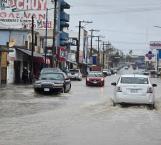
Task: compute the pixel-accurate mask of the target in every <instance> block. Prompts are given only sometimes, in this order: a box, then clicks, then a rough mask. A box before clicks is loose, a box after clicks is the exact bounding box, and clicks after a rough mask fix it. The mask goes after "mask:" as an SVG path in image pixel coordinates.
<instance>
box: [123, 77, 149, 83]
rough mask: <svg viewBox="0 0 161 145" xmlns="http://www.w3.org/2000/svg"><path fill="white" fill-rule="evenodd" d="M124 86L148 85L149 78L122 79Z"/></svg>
mask: <svg viewBox="0 0 161 145" xmlns="http://www.w3.org/2000/svg"><path fill="white" fill-rule="evenodd" d="M120 82H121V83H122V84H148V83H149V82H148V78H144V77H122V78H121V81H120Z"/></svg>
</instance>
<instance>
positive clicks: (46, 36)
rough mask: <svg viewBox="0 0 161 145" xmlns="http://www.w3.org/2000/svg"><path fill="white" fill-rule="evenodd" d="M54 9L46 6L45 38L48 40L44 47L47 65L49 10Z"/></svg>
mask: <svg viewBox="0 0 161 145" xmlns="http://www.w3.org/2000/svg"><path fill="white" fill-rule="evenodd" d="M52 9H54V8H49V9H48V8H46V25H45V39H46V41H45V48H44V52H45V67H46V65H47V62H46V60H47V59H46V58H47V45H48V44H47V40H48V11H49V10H52Z"/></svg>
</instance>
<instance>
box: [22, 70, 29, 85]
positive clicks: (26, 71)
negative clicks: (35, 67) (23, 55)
mask: <svg viewBox="0 0 161 145" xmlns="http://www.w3.org/2000/svg"><path fill="white" fill-rule="evenodd" d="M22 81H23V83H24V84H26V83H27V82H28V70H27V67H24V68H23V72H22Z"/></svg>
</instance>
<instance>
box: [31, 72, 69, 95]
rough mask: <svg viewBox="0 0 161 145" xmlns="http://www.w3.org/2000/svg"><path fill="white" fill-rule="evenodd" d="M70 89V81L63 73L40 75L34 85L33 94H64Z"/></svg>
mask: <svg viewBox="0 0 161 145" xmlns="http://www.w3.org/2000/svg"><path fill="white" fill-rule="evenodd" d="M70 89H71V81H70V79H69V78H68V77H67V75H66V74H65V73H64V72H50V71H49V72H45V73H42V74H41V75H40V77H39V80H37V81H36V82H35V83H34V90H35V92H64V93H67V92H69V91H70Z"/></svg>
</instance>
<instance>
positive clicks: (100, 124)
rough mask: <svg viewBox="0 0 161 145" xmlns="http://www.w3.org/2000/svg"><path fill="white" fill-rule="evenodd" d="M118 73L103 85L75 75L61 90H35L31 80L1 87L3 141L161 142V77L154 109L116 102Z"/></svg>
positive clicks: (42, 144) (22, 144)
mask: <svg viewBox="0 0 161 145" xmlns="http://www.w3.org/2000/svg"><path fill="white" fill-rule="evenodd" d="M121 73H122V72H121ZM118 77H119V75H116V76H115V75H113V76H109V77H107V78H106V85H105V87H86V85H85V79H83V81H72V90H71V91H70V92H69V93H65V94H57V95H44V94H36V93H34V91H33V88H32V85H27V86H24V85H19V86H15V85H8V86H7V87H4V88H1V89H0V145H107V144H108V145H136V144H138V145H160V144H161V134H160V133H161V95H160V89H161V79H160V78H153V79H152V82H155V83H157V84H158V87H157V88H156V89H155V91H156V109H155V110H149V109H148V108H147V107H146V106H125V107H122V106H119V105H118V106H116V107H113V106H112V103H111V100H110V98H111V96H112V95H113V87H112V86H111V85H110V84H111V82H113V81H116V80H117V79H118Z"/></svg>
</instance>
